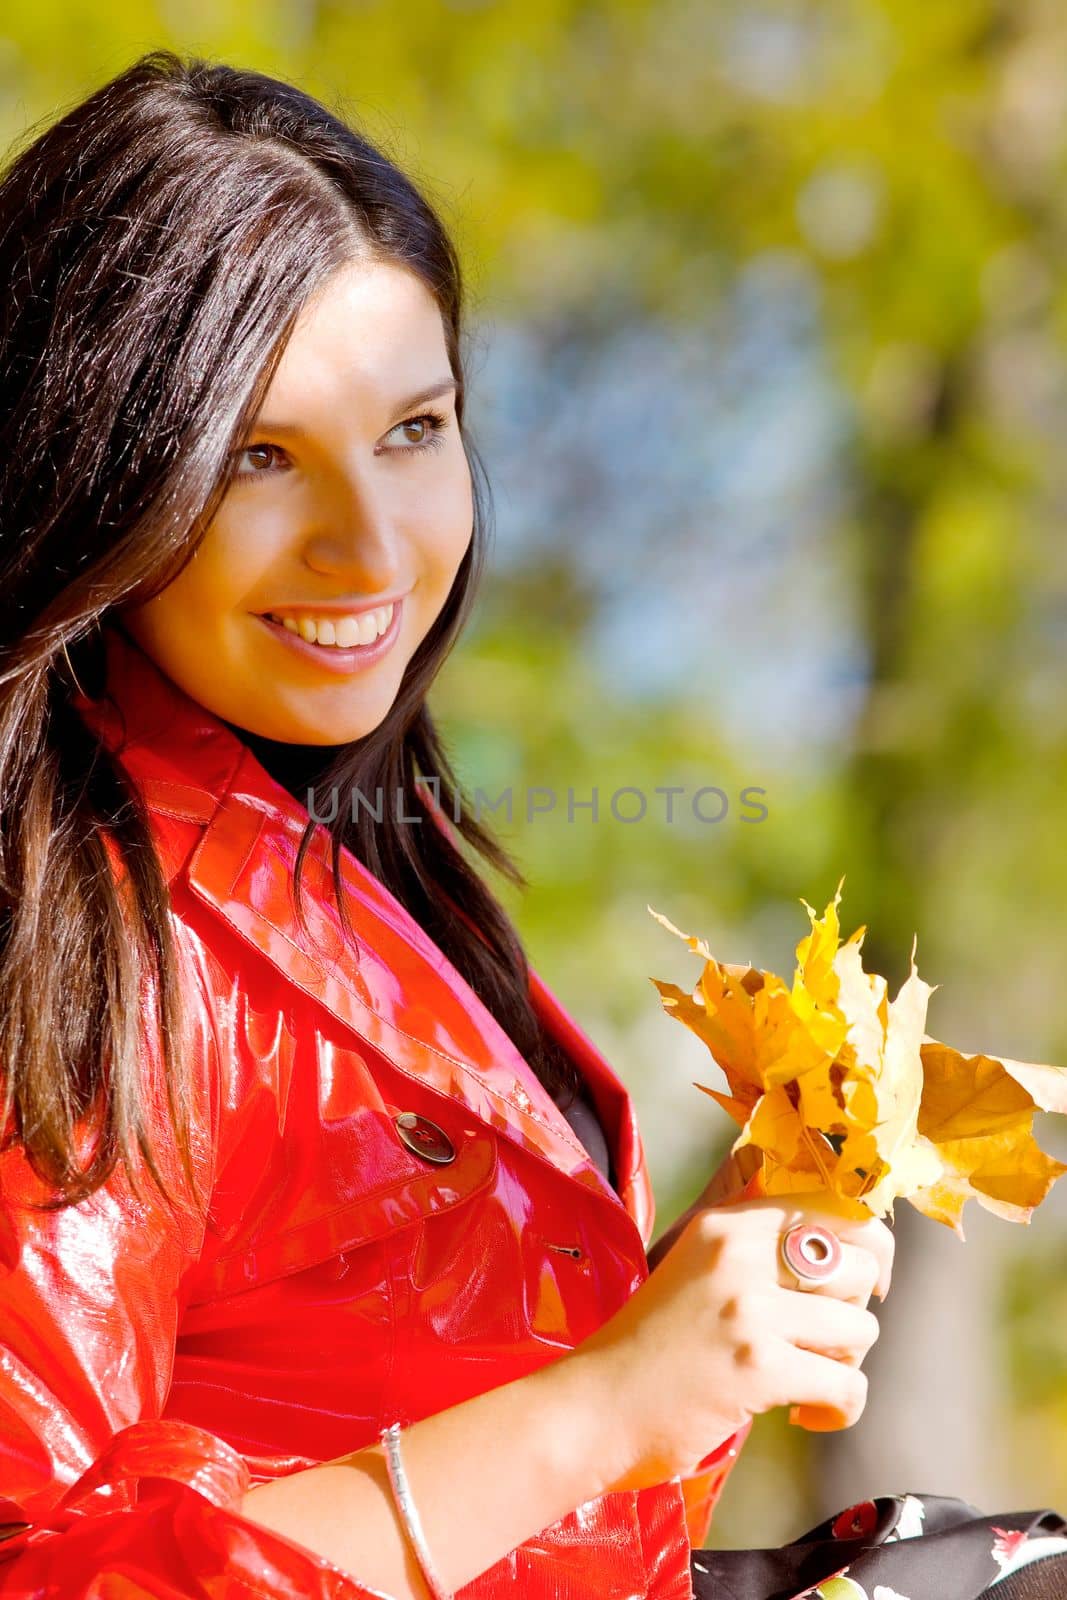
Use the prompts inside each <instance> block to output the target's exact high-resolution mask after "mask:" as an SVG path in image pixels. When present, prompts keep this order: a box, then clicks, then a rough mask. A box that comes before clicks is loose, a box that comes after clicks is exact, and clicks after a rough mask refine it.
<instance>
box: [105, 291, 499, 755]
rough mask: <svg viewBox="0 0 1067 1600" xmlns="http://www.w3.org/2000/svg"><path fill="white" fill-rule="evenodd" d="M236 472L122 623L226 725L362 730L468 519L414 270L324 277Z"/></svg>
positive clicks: (433, 341)
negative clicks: (167, 577)
mask: <svg viewBox="0 0 1067 1600" xmlns="http://www.w3.org/2000/svg"><path fill="white" fill-rule="evenodd" d="M430 390H437V391H439V392H437V393H436V394H434V395H433V396H432V397H429V396H428V391H430ZM435 419H436V420H435ZM237 472H238V476H237V477H236V478H235V479H234V481H233V483H232V485H231V486H230V488H229V489H228V490H227V493H226V496H225V498H224V500H223V501H222V504H221V506H220V507H219V510H218V512H217V514H216V516H215V517H214V519H213V521H212V522H211V524H210V526H209V528H208V530H207V533H206V534H205V536H204V539H203V542H202V543H201V545H200V546H199V548H198V549H197V551H196V553H195V555H194V556H193V557H192V559H191V560H190V561H189V562H188V563H187V565H186V567H185V568H184V570H183V571H182V572H181V573H180V574H179V576H178V577H177V578H175V579H174V581H173V582H172V583H170V584H169V585H168V586H167V588H166V589H164V590H163V591H162V592H161V593H160V594H158V595H157V596H156V597H155V599H153V600H148V601H146V602H144V603H143V604H141V605H138V606H133V607H125V608H121V609H120V611H119V618H120V621H121V623H122V625H123V626H124V627H125V629H126V631H127V632H128V633H129V634H130V635H131V636H132V637H133V639H135V640H136V642H137V643H138V644H139V645H140V646H141V648H142V649H143V650H144V651H145V652H146V653H147V654H148V655H150V656H151V657H152V659H153V660H154V661H155V662H156V663H157V665H159V666H160V667H161V668H162V669H163V671H164V672H165V673H166V674H167V675H168V676H169V677H170V678H172V679H173V680H174V682H175V683H176V684H177V685H178V686H179V688H181V689H184V690H185V692H186V693H187V694H189V695H191V696H192V697H193V698H194V699H195V700H198V701H199V702H200V703H201V704H202V705H204V706H206V707H207V709H208V710H209V711H213V712H214V713H216V715H218V716H220V717H221V718H223V719H224V720H225V721H227V722H230V723H233V724H234V725H235V726H237V727H241V728H245V729H248V730H249V731H250V732H252V733H256V734H260V735H262V736H263V737H265V738H268V739H278V740H284V741H287V742H290V743H299V744H342V743H347V742H349V741H350V740H353V739H359V738H362V737H363V736H364V735H365V734H368V733H370V732H372V731H373V729H374V728H376V727H378V725H379V724H380V723H381V722H382V721H383V720H384V718H385V717H386V715H387V714H388V712H389V709H390V707H391V706H392V704H393V701H394V700H395V698H396V695H397V691H398V689H399V687H400V682H401V679H402V677H403V675H404V670H405V668H406V667H407V664H408V662H409V661H410V660H411V658H412V656H413V655H414V653H415V651H416V650H417V649H418V646H419V644H420V643H421V641H422V640H423V639H424V638H425V636H426V634H427V633H428V632H429V630H430V628H431V626H432V625H433V622H434V620H435V619H436V617H437V616H438V615H439V613H440V611H441V608H442V607H443V605H444V603H445V600H446V599H447V597H448V594H449V591H450V589H451V587H452V582H453V579H454V578H455V575H456V571H457V569H458V567H459V565H460V563H461V561H462V559H463V556H464V554H465V552H466V550H467V546H468V544H469V543H470V539H471V532H472V525H473V515H474V507H473V497H472V486H471V476H470V468H469V465H468V462H467V457H466V454H465V452H464V450H463V445H462V441H461V439H460V435H459V426H458V423H457V420H456V415H455V394H454V384H453V381H452V375H451V371H450V367H449V362H448V355H447V350H446V346H445V335H444V328H443V325H442V322H441V315H440V312H439V310H438V308H437V304H436V302H435V301H434V299H433V297H432V295H431V294H430V293H429V291H428V290H427V289H426V288H425V287H424V285H423V283H422V282H421V280H420V279H419V278H418V277H416V276H415V274H414V273H412V272H409V271H408V270H407V269H405V268H403V267H398V266H393V265H388V266H386V265H382V264H379V263H367V262H353V263H350V264H346V265H345V266H344V267H342V268H340V269H339V270H338V271H337V272H336V273H335V274H334V275H333V276H332V277H331V278H330V279H329V280H328V282H327V283H326V284H325V286H324V287H323V288H322V289H321V290H320V291H319V293H318V294H317V296H316V297H315V298H314V299H313V300H312V301H310V302H309V303H308V305H307V306H306V307H305V308H304V310H303V312H302V314H301V315H300V317H299V318H298V320H297V322H296V325H295V327H294V330H293V334H292V337H291V338H290V340H289V343H288V345H287V346H286V349H285V351H284V353H283V355H282V358H281V361H280V362H279V365H278V367H277V369H276V371H275V374H274V377H273V379H272V381H271V384H270V387H269V389H268V390H267V393H266V396H265V398H264V402H263V405H262V406H261V408H260V411H259V414H258V416H257V418H256V422H255V425H254V426H253V428H252V429H251V431H250V432H249V433H248V434H247V435H246V437H245V439H244V441H243V448H242V451H241V455H240V457H239V460H238V463H237ZM390 606H392V608H393V610H392V614H391V618H390V617H389V613H388V610H387V609H386V610H385V611H384V612H383V608H388V607H390ZM268 613H269V614H270V615H271V616H273V617H275V618H277V619H278V620H277V621H270V620H267V614H268ZM346 619H347V620H346ZM383 623H386V624H387V626H386V631H385V633H384V635H383V634H380V633H379V632H378V630H379V629H380V627H381V626H382V624H383ZM294 630H296V631H294ZM331 630H332V631H331ZM331 638H333V639H334V640H335V642H334V643H330V642H329V641H330V639H331ZM375 638H377V642H376V643H375V642H373V641H374V640H375Z"/></svg>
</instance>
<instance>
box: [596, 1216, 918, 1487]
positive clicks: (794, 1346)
mask: <svg viewBox="0 0 1067 1600" xmlns="http://www.w3.org/2000/svg"><path fill="white" fill-rule="evenodd" d="M798 1222H806V1223H821V1224H822V1225H823V1226H825V1227H828V1228H831V1229H832V1230H833V1231H834V1232H835V1233H836V1234H837V1235H838V1237H839V1238H840V1239H841V1241H842V1244H843V1246H844V1252H843V1260H842V1263H841V1266H840V1268H839V1269H838V1271H837V1273H836V1274H835V1275H834V1276H833V1277H832V1278H831V1279H829V1280H828V1281H826V1282H823V1283H821V1284H818V1285H817V1286H813V1287H812V1288H811V1289H803V1290H801V1289H798V1288H796V1287H794V1286H789V1287H787V1284H789V1282H790V1280H789V1278H788V1275H787V1274H786V1272H785V1269H784V1268H783V1267H781V1265H780V1263H779V1256H778V1249H779V1241H780V1238H781V1235H782V1233H783V1231H784V1230H785V1229H786V1228H789V1227H792V1226H793V1225H794V1224H795V1223H798ZM892 1260H893V1235H892V1234H891V1233H890V1231H889V1229H888V1228H887V1227H886V1226H885V1224H884V1223H882V1222H879V1221H877V1220H875V1219H874V1218H868V1219H865V1220H864V1221H856V1220H855V1219H854V1218H852V1217H851V1216H849V1215H847V1214H846V1212H845V1210H844V1208H843V1207H839V1206H838V1205H837V1203H836V1202H835V1201H834V1199H833V1198H832V1197H831V1196H828V1195H825V1194H818V1195H796V1196H789V1197H775V1198H767V1197H763V1198H759V1199H753V1200H741V1201H737V1202H736V1203H734V1204H730V1205H719V1206H705V1207H703V1208H700V1209H697V1210H695V1211H694V1214H693V1215H692V1216H691V1217H690V1218H689V1220H688V1221H687V1222H685V1224H684V1226H682V1228H681V1231H680V1233H679V1234H678V1237H677V1239H676V1240H675V1242H674V1243H673V1244H672V1245H671V1247H670V1248H669V1249H668V1250H667V1251H666V1253H665V1254H664V1255H663V1256H662V1257H661V1259H660V1261H659V1263H658V1265H657V1268H656V1271H655V1272H653V1273H652V1274H651V1275H650V1277H649V1278H648V1279H647V1280H646V1282H644V1283H642V1284H641V1285H640V1286H639V1287H638V1288H637V1289H636V1290H635V1292H634V1293H633V1295H632V1296H631V1297H630V1299H629V1300H628V1301H627V1302H626V1304H625V1305H624V1306H622V1307H621V1308H620V1310H619V1311H617V1312H616V1313H615V1315H614V1316H613V1317H611V1318H610V1319H609V1321H608V1322H606V1323H605V1324H604V1325H603V1326H602V1327H601V1328H599V1329H598V1330H597V1332H596V1333H595V1334H594V1335H593V1336H592V1337H591V1338H590V1339H587V1340H585V1341H584V1342H583V1343H582V1344H581V1345H579V1346H578V1348H577V1350H575V1351H574V1352H573V1355H572V1356H571V1357H568V1358H566V1359H568V1360H575V1359H576V1360H580V1361H585V1362H587V1363H588V1364H589V1368H590V1370H591V1372H592V1373H593V1374H595V1376H596V1377H597V1378H599V1379H600V1380H602V1383H603V1387H602V1393H603V1394H604V1395H605V1396H607V1397H610V1400H609V1403H608V1406H607V1409H608V1410H609V1411H610V1416H609V1418H608V1421H607V1426H608V1428H609V1432H610V1433H611V1436H612V1448H613V1450H614V1452H615V1455H614V1459H615V1462H616V1464H617V1468H618V1470H617V1473H616V1475H615V1477H614V1478H613V1487H618V1488H642V1487H644V1486H645V1485H647V1484H651V1483H659V1482H662V1481H663V1480H664V1479H665V1478H669V1477H673V1476H674V1475H676V1474H684V1473H687V1472H690V1471H692V1470H693V1468H694V1467H695V1466H696V1464H697V1462H698V1461H700V1460H701V1459H702V1458H703V1457H704V1456H705V1455H707V1454H708V1452H709V1451H710V1450H712V1449H714V1447H715V1446H716V1445H717V1444H719V1443H721V1442H722V1440H724V1439H725V1438H727V1437H728V1436H729V1435H730V1434H731V1433H733V1432H734V1431H735V1430H736V1429H737V1428H738V1427H740V1426H741V1425H742V1424H743V1423H744V1422H746V1421H747V1420H748V1419H749V1418H750V1417H752V1416H755V1415H758V1414H759V1413H761V1412H765V1411H770V1410H772V1409H773V1408H774V1407H775V1406H783V1405H788V1406H793V1407H798V1408H801V1409H800V1410H799V1412H797V1413H796V1420H798V1421H800V1422H802V1423H803V1424H804V1425H805V1426H807V1427H811V1428H819V1429H828V1428H841V1427H850V1426H851V1425H852V1423H854V1422H855V1421H856V1420H857V1419H858V1417H859V1416H860V1414H861V1413H862V1411H863V1408H864V1405H865V1403H866V1398H867V1380H866V1378H865V1377H864V1376H863V1374H862V1373H861V1372H860V1371H859V1365H860V1363H861V1362H862V1360H863V1359H864V1357H865V1356H866V1354H867V1352H868V1350H869V1349H870V1347H871V1346H872V1345H873V1343H874V1341H875V1339H876V1338H877V1337H878V1322H877V1319H876V1318H875V1317H874V1315H873V1314H872V1313H871V1312H870V1311H869V1310H868V1309H867V1303H868V1301H869V1299H870V1297H871V1294H872V1293H874V1292H875V1291H876V1290H877V1292H878V1293H879V1294H881V1295H884V1294H885V1291H886V1290H887V1289H888V1286H889V1279H890V1275H891V1272H892Z"/></svg>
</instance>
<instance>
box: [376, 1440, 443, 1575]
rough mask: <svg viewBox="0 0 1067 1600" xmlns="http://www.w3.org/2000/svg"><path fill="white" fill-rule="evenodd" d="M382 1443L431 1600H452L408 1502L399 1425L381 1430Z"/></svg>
mask: <svg viewBox="0 0 1067 1600" xmlns="http://www.w3.org/2000/svg"><path fill="white" fill-rule="evenodd" d="M381 1439H382V1443H383V1444H384V1445H385V1464H386V1467H387V1468H388V1471H389V1483H390V1485H391V1487H392V1490H393V1499H394V1500H395V1501H396V1505H397V1509H398V1511H399V1512H400V1519H401V1521H402V1522H403V1524H404V1532H405V1533H406V1534H407V1536H408V1541H409V1543H410V1545H411V1548H412V1550H413V1551H414V1552H415V1560H416V1561H417V1562H418V1564H419V1570H420V1571H421V1573H422V1576H423V1578H424V1579H425V1581H426V1587H427V1588H428V1589H429V1591H430V1594H431V1595H432V1597H433V1600H452V1596H451V1594H450V1593H449V1592H448V1590H447V1589H446V1588H445V1586H444V1584H443V1583H442V1582H441V1580H440V1578H438V1576H437V1573H436V1572H435V1571H434V1565H433V1561H432V1560H431V1558H430V1552H429V1550H428V1548H427V1545H426V1537H425V1535H424V1534H423V1531H422V1523H421V1522H420V1521H419V1513H418V1512H417V1511H416V1509H415V1502H414V1500H413V1499H412V1498H411V1488H410V1486H409V1484H408V1480H407V1474H406V1473H405V1471H404V1463H403V1462H402V1461H401V1459H400V1424H399V1422H394V1423H393V1424H392V1426H391V1427H389V1428H383V1429H382V1433H381Z"/></svg>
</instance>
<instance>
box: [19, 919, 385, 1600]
mask: <svg viewBox="0 0 1067 1600" xmlns="http://www.w3.org/2000/svg"><path fill="white" fill-rule="evenodd" d="M174 931H175V937H176V944H177V947H178V956H179V967H180V971H181V982H182V993H183V996H185V995H191V998H192V1000H193V1003H192V1004H188V1003H187V1004H186V1007H185V1011H186V1015H187V1017H188V1018H189V1021H190V1025H191V1027H192V1029H193V1034H194V1041H193V1058H192V1059H193V1063H194V1066H195V1083H194V1087H193V1095H192V1113H193V1114H192V1117H191V1121H192V1124H193V1127H192V1134H193V1160H194V1169H195V1170H196V1174H197V1179H198V1182H200V1183H201V1184H202V1185H203V1186H205V1187H204V1193H205V1194H209V1193H210V1185H211V1180H212V1176H213V1171H214V1148H215V1137H216V1132H217V1098H218V1090H217V1081H218V1079H217V1066H218V1059H217V1048H218V1041H217V1037H216V1033H215V1028H214V1013H213V1009H212V1006H211V1002H210V996H209V993H208V988H207V984H206V981H205V979H204V976H203V969H202V967H201V960H202V952H201V951H199V950H198V949H197V948H196V947H195V941H194V940H192V939H185V938H184V937H183V934H182V925H181V924H180V923H176V924H175V926H174ZM187 985H192V986H193V987H192V989H191V991H190V990H189V989H187V987H186V986H187ZM146 1061H147V1063H148V1064H149V1066H150V1067H151V1064H152V1063H153V1062H154V1063H155V1072H152V1071H151V1070H150V1071H149V1074H148V1080H149V1082H150V1084H151V1085H157V1086H158V1084H159V1083H160V1082H161V1081H162V1080H161V1077H160V1076H159V1069H158V1062H159V1052H158V1049H157V1050H155V1051H153V1050H152V1049H151V1048H150V1047H149V1048H147V1049H146ZM155 1092H156V1091H155V1090H152V1091H150V1093H153V1094H154V1093H155ZM151 1103H153V1104H155V1105H156V1106H157V1108H158V1099H156V1100H153V1101H152V1102H151ZM157 1151H158V1152H159V1155H160V1157H161V1167H162V1170H163V1173H164V1176H165V1178H168V1179H169V1178H172V1177H174V1176H175V1175H176V1174H177V1172H178V1171H179V1170H180V1169H179V1168H178V1167H177V1164H176V1161H177V1157H176V1152H175V1151H174V1150H173V1149H166V1148H164V1147H163V1145H162V1142H161V1141H157ZM141 1189H142V1196H141V1198H138V1197H137V1195H136V1193H135V1191H134V1190H133V1188H132V1186H131V1185H130V1183H129V1179H128V1177H127V1176H126V1175H125V1173H124V1171H123V1168H122V1166H121V1163H120V1166H119V1168H118V1169H117V1172H116V1175H114V1176H113V1178H112V1179H111V1180H109V1181H108V1183H107V1184H105V1185H104V1186H103V1187H102V1188H100V1189H98V1190H97V1191H96V1193H95V1194H93V1195H91V1196H90V1197H89V1199H88V1200H86V1201H84V1202H82V1203H81V1204H78V1205H75V1206H69V1207H66V1208H64V1209H62V1210H55V1211H50V1212H49V1211H42V1210H36V1209H34V1208H33V1207H32V1206H31V1205H30V1204H29V1202H30V1201H32V1200H33V1199H40V1198H42V1197H43V1196H44V1195H45V1190H44V1188H43V1186H42V1185H41V1184H40V1183H39V1182H38V1180H37V1179H36V1178H35V1176H34V1174H33V1173H32V1170H31V1169H30V1167H29V1164H28V1162H27V1161H26V1160H25V1157H24V1155H23V1152H22V1150H21V1147H19V1146H18V1145H17V1144H13V1145H11V1146H9V1147H8V1148H7V1149H6V1150H5V1151H4V1152H3V1153H2V1155H0V1597H5V1600H14V1597H19V1600H30V1597H31V1596H32V1597H33V1600H60V1597H62V1600H104V1597H105V1596H107V1597H110V1596H114V1595H118V1594H124V1595H134V1594H136V1595H138V1596H139V1597H141V1600H186V1597H188V1600H192V1597H194V1596H195V1597H196V1600H205V1597H209V1596H210V1597H211V1600H222V1597H225V1600H231V1597H232V1600H244V1597H246V1596H247V1597H251V1596H254V1597H256V1600H274V1597H284V1600H293V1597H296V1596H300V1597H304V1596H311V1597H313V1600H314V1597H321V1600H326V1597H330V1600H365V1597H368V1596H373V1597H376V1600H381V1592H380V1591H379V1590H375V1589H369V1588H365V1587H363V1586H361V1585H360V1584H359V1583H357V1582H356V1581H355V1579H354V1578H352V1577H351V1576H350V1575H348V1574H346V1573H344V1572H342V1571H341V1570H340V1569H339V1568H337V1567H335V1566H333V1565H332V1563H330V1562H327V1561H325V1560H322V1559H320V1558H319V1557H318V1556H317V1555H315V1554H314V1553H313V1552H311V1551H310V1550H306V1549H304V1548H303V1547H302V1546H300V1545H298V1544H296V1543H294V1542H291V1541H290V1540H288V1539H286V1538H283V1537H282V1536H280V1535H276V1534H274V1533H273V1532H271V1531H269V1530H268V1529H265V1528H262V1527H260V1526H259V1524H257V1523H255V1522H252V1521H250V1520H248V1519H247V1518H244V1517H242V1516H241V1515H240V1514H239V1511H238V1510H237V1507H239V1506H240V1504H241V1500H242V1497H243V1495H244V1493H245V1490H246V1489H247V1488H248V1487H249V1483H250V1476H249V1469H248V1466H247V1464H246V1462H245V1461H244V1459H243V1457H242V1456H240V1455H239V1454H238V1453H237V1452H236V1451H235V1450H234V1449H233V1448H231V1446H230V1445H229V1444H228V1443H226V1441H225V1440H223V1439H222V1438H220V1437H218V1436H216V1435H215V1434H212V1433H209V1432H207V1431H205V1430H204V1429H202V1428H199V1427H195V1426H193V1425H191V1424H187V1423H184V1422H180V1421H177V1420H174V1419H168V1418H164V1417H162V1415H161V1412H162V1409H163V1406H164V1404H165V1402H166V1397H167V1392H168V1389H169V1386H170V1381H171V1372H172V1364H173V1357H174V1348H175V1339H176V1332H177V1327H178V1322H179V1317H180V1314H181V1310H182V1294H183V1283H184V1280H185V1275H186V1273H187V1271H188V1270H189V1269H190V1268H191V1266H192V1265H194V1264H195V1261H196V1258H197V1256H198V1254H199V1249H200V1244H201V1242H202V1239H203V1233H204V1221H203V1217H201V1218H200V1220H199V1221H197V1220H196V1219H195V1217H193V1216H192V1215H183V1214H182V1213H180V1212H179V1213H175V1212H172V1211H170V1210H168V1209H167V1208H166V1207H165V1205H164V1203H163V1201H162V1200H161V1198H160V1197H159V1195H158V1190H156V1189H155V1188H154V1186H152V1184H151V1180H150V1179H149V1178H147V1177H145V1180H144V1182H143V1184H142V1185H141Z"/></svg>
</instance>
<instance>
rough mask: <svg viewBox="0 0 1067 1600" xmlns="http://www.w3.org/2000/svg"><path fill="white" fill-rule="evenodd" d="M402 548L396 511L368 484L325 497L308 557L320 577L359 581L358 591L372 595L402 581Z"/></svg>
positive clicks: (308, 542)
mask: <svg viewBox="0 0 1067 1600" xmlns="http://www.w3.org/2000/svg"><path fill="white" fill-rule="evenodd" d="M402 543H403V541H402V538H401V535H400V531H399V527H398V521H397V517H396V513H395V507H393V506H392V505H391V504H390V502H389V499H388V496H387V494H386V493H385V492H382V491H379V492H378V493H375V491H374V488H373V486H372V485H368V484H367V482H366V479H365V478H364V479H362V480H361V481H359V482H354V481H353V482H346V483H345V484H343V485H341V486H339V487H338V488H337V489H336V490H335V491H334V492H333V493H331V494H328V495H327V494H324V495H323V498H322V503H321V509H320V510H319V512H318V515H317V517H316V524H315V528H314V531H313V532H311V533H309V534H308V535H307V536H306V538H305V540H304V549H303V555H304V560H305V562H306V563H307V565H308V566H309V567H311V568H312V570H313V571H315V572H321V573H327V574H330V575H334V576H338V577H341V576H343V577H344V578H345V579H346V580H349V579H350V578H354V579H355V580H356V582H355V583H354V585H353V586H358V587H361V588H366V589H368V590H374V589H385V588H389V587H392V586H395V585H396V584H397V582H398V579H399V577H400V576H401V573H402V568H403V555H402Z"/></svg>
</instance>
